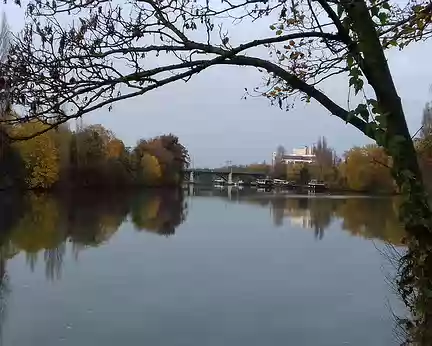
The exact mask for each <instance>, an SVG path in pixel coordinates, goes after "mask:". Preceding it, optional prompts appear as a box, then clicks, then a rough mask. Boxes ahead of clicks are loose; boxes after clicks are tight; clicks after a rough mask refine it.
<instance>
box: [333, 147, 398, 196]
mask: <svg viewBox="0 0 432 346" xmlns="http://www.w3.org/2000/svg"><path fill="white" fill-rule="evenodd" d="M390 164H391V163H390V160H389V157H388V156H387V155H386V153H385V152H384V150H383V149H382V148H380V147H378V146H376V145H368V146H365V147H361V148H359V147H355V148H353V149H351V150H349V151H348V152H347V153H346V154H345V163H343V164H342V167H341V172H342V174H343V175H344V177H345V180H346V182H347V185H348V187H349V188H350V189H352V190H357V191H372V192H377V191H382V192H383V191H385V192H391V191H394V188H395V185H394V182H393V179H392V177H391V174H390V169H389V165H390Z"/></svg>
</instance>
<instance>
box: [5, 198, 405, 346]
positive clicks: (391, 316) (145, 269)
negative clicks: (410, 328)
mask: <svg viewBox="0 0 432 346" xmlns="http://www.w3.org/2000/svg"><path fill="white" fill-rule="evenodd" d="M395 210H396V202H395V201H394V200H392V199H390V198H378V197H375V198H372V197H341V196H340V197H338V196H331V197H330V196H296V195H285V196H284V195H274V194H271V193H270V194H269V193H257V192H247V191H226V190H220V191H217V190H195V191H194V192H193V193H191V194H190V195H188V193H186V194H185V195H184V196H183V195H182V194H181V193H180V192H172V191H156V190H155V191H152V192H139V193H138V192H136V193H122V194H119V193H116V194H108V193H104V194H101V193H99V194H96V193H86V194H68V195H67V196H62V197H61V198H60V197H55V196H52V195H36V194H30V195H28V196H25V197H23V196H9V195H5V194H3V195H1V198H0V213H1V214H0V217H1V221H0V231H1V233H0V235H1V249H0V250H1V254H0V256H1V257H0V259H1V287H0V288H1V290H0V308H1V311H0V313H1V314H0V332H1V334H0V339H1V345H7V346H30V345H44V346H51V345H67V346H77V345H79V346H86V345H89V346H93V345H104V346H111V345H112V346H118V345H122V344H123V345H154V346H163V345H169V346H183V345H184V346H194V345H197V346H198V345H199V346H221V345H224V346H231V345H232V346H243V345H244V346H254V345H257V346H258V345H260V346H262V345H272V346H273V345H274V346H279V345H281V346H282V345H284V346H286V345H296V346H299V345H313V346H335V345H354V346H364V345H369V346H374V345H377V346H378V345H379V346H386V345H397V344H398V343H399V342H400V340H398V336H400V335H399V334H400V333H399V332H398V330H397V325H396V321H395V319H396V317H395V315H397V316H399V315H401V314H403V313H404V309H403V308H402V304H401V303H400V302H399V300H398V298H397V296H396V294H395V293H394V291H393V285H392V278H393V276H394V268H393V266H392V263H391V258H392V255H393V252H394V251H403V247H402V246H401V239H402V237H403V236H404V234H403V231H402V230H401V228H400V227H399V224H398V221H397V217H396V213H395ZM389 244H390V245H389Z"/></svg>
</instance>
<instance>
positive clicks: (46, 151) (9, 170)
mask: <svg viewBox="0 0 432 346" xmlns="http://www.w3.org/2000/svg"><path fill="white" fill-rule="evenodd" d="M46 126H48V125H44V124H42V123H40V122H36V121H34V122H29V123H25V124H22V125H15V126H13V127H9V128H7V129H6V128H3V130H2V132H0V140H1V150H0V189H5V188H11V187H24V188H28V189H49V188H69V187H72V188H77V187H78V188H121V187H128V186H167V185H170V186H174V185H179V184H180V183H181V181H182V178H183V169H184V168H185V167H186V165H187V164H188V159H189V157H188V153H187V150H186V148H185V147H183V146H182V145H181V144H180V142H179V140H178V138H177V137H176V136H174V135H171V134H170V135H164V136H160V137H157V138H153V139H150V140H141V141H139V142H138V144H137V146H136V147H135V148H133V149H132V150H130V149H128V148H126V146H125V145H124V143H123V142H122V141H121V140H120V139H118V138H116V137H115V135H114V134H113V133H112V132H111V131H109V130H107V129H105V128H104V127H103V126H101V125H90V126H85V127H81V128H78V129H77V130H76V131H71V130H70V129H69V128H68V127H67V126H60V127H59V128H57V129H56V130H50V131H48V132H45V133H43V134H42V135H40V136H37V137H35V138H32V139H29V140H25V141H17V142H13V143H12V142H10V141H9V140H8V135H11V134H12V135H16V136H23V135H24V136H25V135H26V134H29V133H33V132H35V131H40V130H43V129H44V128H45V127H46Z"/></svg>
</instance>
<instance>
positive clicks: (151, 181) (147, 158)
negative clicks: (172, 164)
mask: <svg viewBox="0 0 432 346" xmlns="http://www.w3.org/2000/svg"><path fill="white" fill-rule="evenodd" d="M141 169H142V170H143V176H144V183H146V184H148V185H157V184H158V183H159V182H160V179H161V177H162V169H161V166H160V164H159V161H158V159H157V158H156V157H155V156H153V155H150V154H148V153H145V154H144V155H143V157H142V158H141Z"/></svg>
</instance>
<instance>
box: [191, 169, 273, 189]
mask: <svg viewBox="0 0 432 346" xmlns="http://www.w3.org/2000/svg"><path fill="white" fill-rule="evenodd" d="M184 172H185V176H188V175H189V177H188V178H189V179H187V178H186V179H185V181H187V182H189V183H191V184H193V183H195V182H196V181H197V179H198V177H201V178H207V179H210V180H211V181H213V180H214V179H215V178H219V179H222V180H223V181H224V182H226V183H227V184H228V185H231V184H234V183H235V182H236V181H238V180H239V179H240V178H241V179H242V180H243V181H244V182H250V181H252V180H256V179H263V178H265V177H266V176H267V173H264V172H244V171H232V170H228V169H227V170H220V169H194V168H189V169H186V170H185V171H184Z"/></svg>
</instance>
